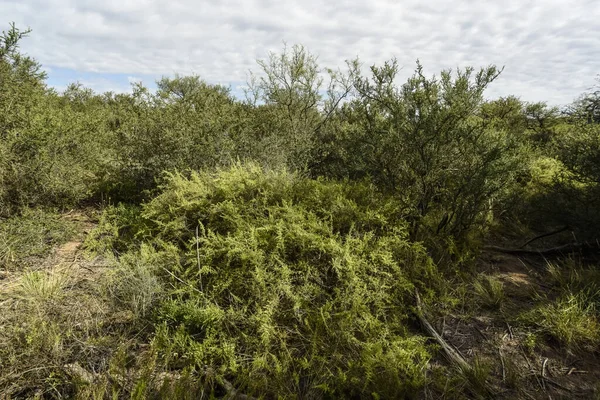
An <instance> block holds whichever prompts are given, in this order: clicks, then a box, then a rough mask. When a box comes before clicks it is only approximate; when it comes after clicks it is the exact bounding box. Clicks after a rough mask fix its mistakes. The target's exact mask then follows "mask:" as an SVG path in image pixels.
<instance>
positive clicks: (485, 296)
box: [473, 275, 505, 309]
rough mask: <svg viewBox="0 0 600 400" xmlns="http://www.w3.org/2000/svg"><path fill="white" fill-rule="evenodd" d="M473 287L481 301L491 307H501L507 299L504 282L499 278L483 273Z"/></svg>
mask: <svg viewBox="0 0 600 400" xmlns="http://www.w3.org/2000/svg"><path fill="white" fill-rule="evenodd" d="M473 289H474V291H475V295H476V297H477V299H478V300H479V302H480V303H481V304H482V305H483V306H485V307H488V308H491V309H500V307H501V306H502V304H503V302H504V301H505V294H504V284H503V283H502V281H500V280H499V279H498V278H496V277H494V276H490V275H481V276H480V277H478V278H477V280H475V282H473Z"/></svg>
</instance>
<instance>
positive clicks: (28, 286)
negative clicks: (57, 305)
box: [15, 271, 68, 303]
mask: <svg viewBox="0 0 600 400" xmlns="http://www.w3.org/2000/svg"><path fill="white" fill-rule="evenodd" d="M67 284H68V277H67V276H66V275H64V274H61V273H58V272H45V271H33V272H28V273H26V274H25V275H23V276H22V277H21V280H20V282H19V285H18V288H17V290H16V293H15V294H16V296H17V297H19V298H21V299H23V300H26V301H31V302H33V303H45V302H48V301H52V300H56V299H59V298H60V297H62V295H63V294H64V288H65V287H66V286H67Z"/></svg>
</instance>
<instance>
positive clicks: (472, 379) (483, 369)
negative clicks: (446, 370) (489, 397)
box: [462, 355, 492, 396]
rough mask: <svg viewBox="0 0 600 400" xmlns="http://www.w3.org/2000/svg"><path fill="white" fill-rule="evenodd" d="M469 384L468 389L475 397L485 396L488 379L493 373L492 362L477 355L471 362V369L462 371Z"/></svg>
mask: <svg viewBox="0 0 600 400" xmlns="http://www.w3.org/2000/svg"><path fill="white" fill-rule="evenodd" d="M462 372H463V374H464V376H465V378H466V380H467V382H468V386H467V389H468V390H469V391H471V392H472V393H473V394H474V395H475V396H485V395H486V394H488V393H487V390H488V386H487V383H488V379H489V378H490V374H491V372H492V367H491V365H490V362H489V361H488V360H486V359H484V358H483V357H481V356H479V355H476V356H475V357H473V360H472V361H471V368H469V369H468V370H465V371H462Z"/></svg>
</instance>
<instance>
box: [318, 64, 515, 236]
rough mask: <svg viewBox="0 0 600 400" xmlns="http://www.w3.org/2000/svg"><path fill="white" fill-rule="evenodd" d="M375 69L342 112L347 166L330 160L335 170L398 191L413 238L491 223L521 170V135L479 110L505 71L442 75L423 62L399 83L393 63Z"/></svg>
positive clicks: (340, 147)
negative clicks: (431, 74)
mask: <svg viewBox="0 0 600 400" xmlns="http://www.w3.org/2000/svg"><path fill="white" fill-rule="evenodd" d="M371 70H372V75H373V76H372V78H371V79H368V78H362V77H361V78H358V79H357V82H356V88H357V91H358V93H359V97H358V99H357V100H354V101H353V102H351V103H349V104H347V105H346V106H345V107H344V109H343V111H342V112H343V114H342V115H340V118H343V120H344V122H342V123H341V125H340V127H339V128H338V129H339V132H338V133H336V136H334V138H332V140H331V145H332V148H331V150H330V151H331V152H332V153H334V155H333V156H332V159H334V160H336V162H337V163H339V164H341V165H338V166H335V162H334V163H332V165H333V167H334V168H335V169H334V170H333V171H332V170H331V169H329V171H330V173H334V174H338V175H341V176H349V177H361V176H370V177H372V178H373V180H374V181H375V182H376V183H377V184H378V186H380V187H382V188H383V189H386V190H388V191H389V192H391V193H396V194H397V195H398V196H399V197H400V198H401V199H402V201H403V202H404V204H405V207H406V209H407V210H410V213H411V216H410V219H411V221H412V227H411V234H412V238H413V239H417V238H424V237H426V236H427V235H430V234H432V233H433V234H436V233H437V234H442V235H451V236H455V237H463V236H464V235H465V234H466V233H467V232H468V231H469V229H470V227H472V226H473V225H480V224H482V223H484V222H485V220H486V215H487V212H488V211H489V210H490V206H493V205H494V203H497V202H498V201H499V200H501V198H502V196H501V195H502V194H503V192H504V191H506V190H507V189H508V188H509V183H510V182H511V180H512V179H513V177H514V176H515V174H516V173H517V172H518V171H519V169H520V168H521V162H520V159H519V157H518V155H519V152H518V149H519V146H518V144H517V137H516V136H515V135H513V132H510V131H505V130H503V129H498V125H497V124H494V123H492V122H490V121H488V120H486V119H485V118H482V117H481V115H480V111H479V109H480V107H481V105H482V104H483V91H484V89H485V88H486V87H487V86H488V85H489V84H490V83H491V82H492V81H493V80H495V79H496V77H497V76H498V74H499V71H498V70H497V69H496V68H495V67H489V68H485V69H482V70H481V71H479V72H475V71H474V70H473V69H472V68H467V69H465V70H459V71H457V72H456V74H455V75H456V76H453V74H452V73H451V71H443V72H442V74H441V76H440V78H439V79H438V78H435V77H433V78H427V77H426V76H425V75H424V73H423V67H422V66H421V65H420V64H417V69H416V71H415V74H414V75H413V76H412V77H411V78H410V79H409V80H408V82H406V83H405V84H404V85H402V86H400V87H398V86H397V85H396V84H395V79H396V75H397V73H398V65H397V62H396V61H395V60H392V61H391V62H387V63H385V64H384V65H383V66H381V67H376V66H373V67H372V68H371ZM329 168H330V167H329ZM422 229H425V230H426V232H424V233H423V234H420V232H421V230H422Z"/></svg>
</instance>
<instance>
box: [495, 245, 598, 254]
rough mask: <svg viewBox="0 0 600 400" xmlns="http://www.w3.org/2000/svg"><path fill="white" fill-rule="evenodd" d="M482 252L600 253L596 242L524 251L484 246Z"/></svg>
mask: <svg viewBox="0 0 600 400" xmlns="http://www.w3.org/2000/svg"><path fill="white" fill-rule="evenodd" d="M483 249H484V250H488V251H495V252H498V253H506V254H515V255H534V256H556V255H562V254H568V253H573V252H575V251H580V252H585V253H600V245H599V244H598V242H595V243H593V242H583V243H568V244H565V245H562V246H557V247H551V248H549V249H540V250H526V249H511V248H505V247H498V246H484V247H483Z"/></svg>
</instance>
